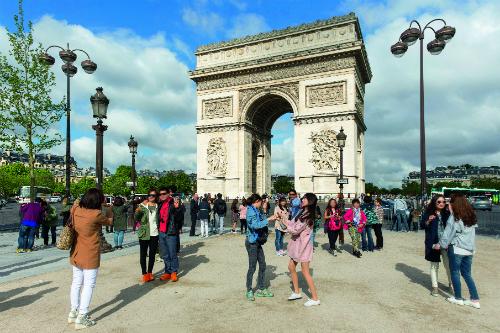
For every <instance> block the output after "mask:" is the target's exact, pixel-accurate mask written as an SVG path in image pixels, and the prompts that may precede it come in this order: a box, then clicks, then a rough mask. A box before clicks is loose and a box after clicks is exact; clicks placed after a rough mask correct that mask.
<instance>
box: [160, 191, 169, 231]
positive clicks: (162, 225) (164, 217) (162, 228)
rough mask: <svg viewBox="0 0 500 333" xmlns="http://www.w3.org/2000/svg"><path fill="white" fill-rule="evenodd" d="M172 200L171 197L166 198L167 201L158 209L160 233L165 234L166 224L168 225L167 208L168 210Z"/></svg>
mask: <svg viewBox="0 0 500 333" xmlns="http://www.w3.org/2000/svg"><path fill="white" fill-rule="evenodd" d="M171 200H172V198H171V197H168V198H167V200H165V201H164V202H163V204H162V206H161V209H160V232H167V223H168V218H169V211H168V210H169V208H170V201H171Z"/></svg>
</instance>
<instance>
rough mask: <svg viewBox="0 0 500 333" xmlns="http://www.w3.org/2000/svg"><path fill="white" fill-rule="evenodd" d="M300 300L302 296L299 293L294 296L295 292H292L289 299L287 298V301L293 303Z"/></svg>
mask: <svg viewBox="0 0 500 333" xmlns="http://www.w3.org/2000/svg"><path fill="white" fill-rule="evenodd" d="M301 298H302V295H301V294H300V293H299V294H296V293H295V292H292V294H291V295H290V297H288V300H289V301H295V300H296V299H301Z"/></svg>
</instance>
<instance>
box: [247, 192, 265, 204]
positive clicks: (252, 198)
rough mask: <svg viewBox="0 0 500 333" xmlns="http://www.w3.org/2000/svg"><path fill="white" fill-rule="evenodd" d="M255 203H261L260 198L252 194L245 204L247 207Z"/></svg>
mask: <svg viewBox="0 0 500 333" xmlns="http://www.w3.org/2000/svg"><path fill="white" fill-rule="evenodd" d="M257 201H262V197H261V196H260V195H258V194H257V193H254V194H252V195H251V196H250V197H248V199H247V204H248V205H253V204H254V203H256V202H257Z"/></svg>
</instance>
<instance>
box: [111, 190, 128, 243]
mask: <svg viewBox="0 0 500 333" xmlns="http://www.w3.org/2000/svg"><path fill="white" fill-rule="evenodd" d="M128 208H129V205H126V204H125V200H124V199H123V198H122V197H119V196H117V197H115V198H114V199H113V207H111V210H112V211H113V233H114V242H115V249H120V250H121V249H123V238H124V237H125V231H126V230H127V212H128Z"/></svg>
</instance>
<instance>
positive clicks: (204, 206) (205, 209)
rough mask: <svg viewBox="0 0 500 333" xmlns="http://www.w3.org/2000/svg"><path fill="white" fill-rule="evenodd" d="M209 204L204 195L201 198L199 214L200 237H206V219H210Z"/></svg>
mask: <svg viewBox="0 0 500 333" xmlns="http://www.w3.org/2000/svg"><path fill="white" fill-rule="evenodd" d="M210 210H211V209H210V204H209V203H208V199H207V198H206V197H205V198H203V199H202V200H201V203H200V209H199V216H200V225H201V234H200V236H201V237H208V221H209V219H210Z"/></svg>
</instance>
